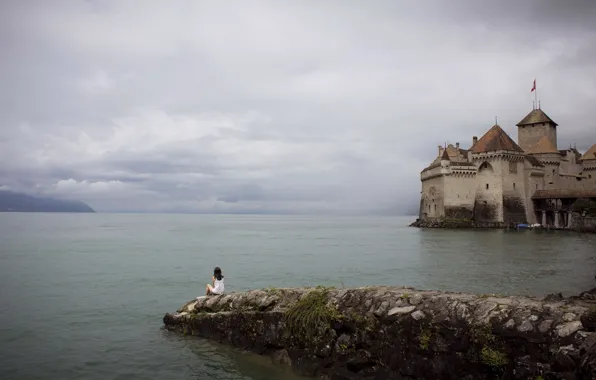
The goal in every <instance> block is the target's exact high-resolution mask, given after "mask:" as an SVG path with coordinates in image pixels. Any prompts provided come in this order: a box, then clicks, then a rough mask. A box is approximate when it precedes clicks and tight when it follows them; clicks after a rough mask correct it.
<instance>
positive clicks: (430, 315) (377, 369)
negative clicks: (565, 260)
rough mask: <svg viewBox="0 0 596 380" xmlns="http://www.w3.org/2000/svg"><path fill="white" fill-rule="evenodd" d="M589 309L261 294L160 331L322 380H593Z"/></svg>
mask: <svg viewBox="0 0 596 380" xmlns="http://www.w3.org/2000/svg"><path fill="white" fill-rule="evenodd" d="M594 299H596V291H591V292H586V293H583V294H582V295H580V296H578V297H572V298H563V297H561V296H551V297H547V298H545V299H538V298H528V297H505V296H500V295H492V294H484V295H480V294H479V295H475V294H466V293H448V292H440V291H430V290H416V289H413V288H405V287H403V288H401V287H400V288H398V287H367V288H355V289H332V288H322V287H317V288H300V289H268V290H253V291H249V292H243V293H233V294H227V295H223V296H212V297H200V298H198V299H197V300H193V301H190V302H188V303H187V304H185V305H184V306H182V307H181V308H180V309H179V310H178V311H177V312H176V313H174V314H169V313H168V314H166V315H165V316H164V318H163V322H164V324H165V327H166V328H167V329H169V330H172V331H176V332H179V333H184V334H187V335H194V336H197V337H201V338H207V339H211V340H214V341H217V342H221V343H225V344H229V345H232V346H235V347H239V348H242V349H246V350H249V351H252V352H255V353H257V354H261V355H269V356H271V358H272V360H273V361H274V362H276V363H280V364H285V365H289V366H291V368H292V369H293V370H294V371H295V372H296V373H298V374H300V375H303V376H310V377H316V378H322V379H338V380H339V379H344V380H346V379H363V378H369V379H396V380H397V379H433V380H434V379H445V380H449V379H453V380H455V379H457V380H462V379H463V380H472V379H496V378H498V379H593V378H594V377H593V376H594V374H595V373H596V333H594V330H595V328H596V301H594Z"/></svg>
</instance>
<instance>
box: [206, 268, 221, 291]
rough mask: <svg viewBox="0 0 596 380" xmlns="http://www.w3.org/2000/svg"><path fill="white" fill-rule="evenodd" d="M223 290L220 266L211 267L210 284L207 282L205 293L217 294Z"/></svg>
mask: <svg viewBox="0 0 596 380" xmlns="http://www.w3.org/2000/svg"><path fill="white" fill-rule="evenodd" d="M223 292H224V276H223V275H222V274H221V268H220V267H215V269H213V277H211V284H207V287H206V288H205V295H206V296H209V295H217V294H223Z"/></svg>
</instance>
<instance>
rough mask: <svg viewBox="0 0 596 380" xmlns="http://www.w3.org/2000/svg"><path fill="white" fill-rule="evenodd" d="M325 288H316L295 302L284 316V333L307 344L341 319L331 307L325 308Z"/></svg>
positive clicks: (326, 294) (326, 291)
mask: <svg viewBox="0 0 596 380" xmlns="http://www.w3.org/2000/svg"><path fill="white" fill-rule="evenodd" d="M328 301H329V295H328V290H327V288H323V287H317V288H315V289H314V290H312V291H310V292H309V293H308V294H307V295H306V296H304V297H303V298H302V299H301V300H299V301H298V302H296V303H295V304H294V305H293V306H292V307H291V308H290V309H289V310H288V311H286V313H285V315H284V320H285V322H286V332H287V333H288V334H289V335H290V336H292V337H295V338H298V340H300V341H302V342H305V343H308V342H311V341H312V340H313V339H316V337H317V336H319V335H320V334H322V333H323V332H324V331H326V330H327V329H328V328H329V327H330V326H331V323H333V322H334V321H339V320H341V319H342V316H341V314H340V313H339V312H338V311H337V310H336V309H335V308H333V307H330V306H327V302H328Z"/></svg>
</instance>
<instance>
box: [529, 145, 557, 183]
mask: <svg viewBox="0 0 596 380" xmlns="http://www.w3.org/2000/svg"><path fill="white" fill-rule="evenodd" d="M528 153H529V154H531V155H532V156H534V157H536V158H537V159H538V161H540V163H542V164H543V165H544V186H545V189H546V190H549V189H556V188H558V185H559V184H558V179H559V174H560V166H561V153H560V152H559V151H558V150H557V148H555V146H554V145H553V144H552V142H551V140H550V139H549V138H548V136H542V138H541V139H540V140H538V142H537V143H536V144H535V145H534V146H533V147H532V148H530V150H529V151H528Z"/></svg>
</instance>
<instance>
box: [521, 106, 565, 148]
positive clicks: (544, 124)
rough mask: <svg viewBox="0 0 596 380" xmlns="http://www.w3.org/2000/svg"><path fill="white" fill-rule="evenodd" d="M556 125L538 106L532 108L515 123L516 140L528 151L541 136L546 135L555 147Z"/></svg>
mask: <svg viewBox="0 0 596 380" xmlns="http://www.w3.org/2000/svg"><path fill="white" fill-rule="evenodd" d="M557 125H558V124H557V123H555V122H554V121H553V120H552V119H551V118H550V117H548V115H547V114H545V113H544V111H542V110H541V109H540V108H537V109H534V110H532V111H531V112H530V113H529V114H527V115H526V117H524V118H523V119H522V121H520V122H519V123H517V142H518V144H519V146H520V147H521V148H522V149H523V150H524V151H525V152H529V151H530V149H532V147H534V145H536V144H537V143H538V141H539V140H540V139H541V138H542V137H543V136H546V137H547V138H548V140H549V141H550V143H551V144H552V146H554V147H555V148H556V147H557Z"/></svg>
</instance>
